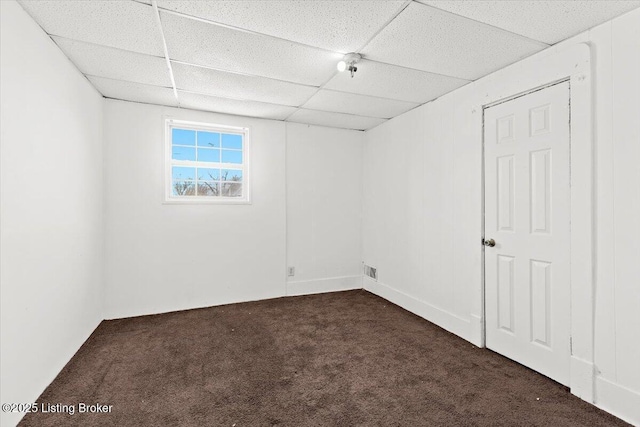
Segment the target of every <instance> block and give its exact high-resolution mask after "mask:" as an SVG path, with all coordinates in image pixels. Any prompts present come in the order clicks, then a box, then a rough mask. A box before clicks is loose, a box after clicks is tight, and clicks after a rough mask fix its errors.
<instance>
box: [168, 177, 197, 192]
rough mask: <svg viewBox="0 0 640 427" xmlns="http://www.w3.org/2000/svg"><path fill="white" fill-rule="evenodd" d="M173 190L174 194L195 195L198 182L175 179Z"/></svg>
mask: <svg viewBox="0 0 640 427" xmlns="http://www.w3.org/2000/svg"><path fill="white" fill-rule="evenodd" d="M171 192H172V193H173V195H174V196H195V195H196V183H195V182H193V181H184V180H176V181H173V185H172V187H171Z"/></svg>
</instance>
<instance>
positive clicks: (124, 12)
mask: <svg viewBox="0 0 640 427" xmlns="http://www.w3.org/2000/svg"><path fill="white" fill-rule="evenodd" d="M19 2H20V4H21V5H22V7H23V8H24V9H25V10H26V11H27V12H28V13H29V14H30V15H31V16H32V17H33V18H34V20H35V21H36V22H37V23H38V24H39V25H40V26H41V27H42V28H43V29H44V30H45V31H46V32H47V33H48V34H49V35H50V36H51V38H52V40H53V41H54V42H55V43H56V44H57V45H58V46H59V47H60V49H61V50H62V51H63V52H64V53H65V54H66V55H67V56H68V57H69V59H70V60H71V61H72V62H73V63H74V64H75V65H76V66H77V67H78V69H79V70H80V71H81V72H82V73H83V74H85V75H86V76H87V78H88V79H89V81H90V82H91V83H92V84H93V85H94V86H95V87H96V88H97V89H98V91H100V93H102V94H103V96H105V97H107V98H115V99H123V100H128V101H134V102H144V103H150V104H159V105H168V106H173V107H183V108H190V109H197V110H205V111H213V112H219V113H227V114H236V115H243V116H250V117H260V118H267V119H274V120H286V121H294V122H299V123H308V124H316V125H323V126H330V127H339V128H346V129H355V130H368V129H371V128H372V127H375V126H377V125H379V124H381V123H383V122H385V121H386V120H388V119H390V118H393V117H395V116H397V115H399V114H402V113H404V112H405V111H409V110H411V109H413V108H415V107H416V106H418V105H422V104H424V103H426V102H429V101H431V100H433V99H436V98H438V97H440V96H442V95H444V94H445V93H448V92H450V91H452V90H455V89H457V88H458V87H460V86H463V85H465V84H467V83H469V82H470V81H473V80H477V79H478V78H481V77H483V76H484V75H487V74H489V73H491V72H493V71H496V70H498V69H500V68H503V67H505V66H507V65H509V64H511V63H514V62H516V61H518V60H520V59H522V58H525V57H527V56H530V55H532V54H534V53H536V52H539V51H540V50H542V49H544V48H546V47H547V46H550V45H552V44H555V43H557V42H559V41H561V40H564V39H566V38H568V37H570V36H573V35H575V34H577V33H580V32H582V31H584V30H587V29H589V28H591V27H593V26H595V25H598V24H600V23H602V22H605V21H607V20H609V19H612V18H614V17H615V16H618V15H620V14H622V13H625V12H627V11H630V10H632V9H635V8H637V7H640V0H638V1H636V0H634V1H613V0H612V1H599V0H594V1H589V2H574V1H554V2H542V1H518V2H514V1H483V0H479V1H474V2H460V1H452V0H371V1H367V2H360V1H328V0H270V1H246V0H245V1H243V0H218V1H215V2H202V1H172V0H151V1H146V0H128V1H120V2H113V1H91V2H76V1H72V0H67V1H34V0H19ZM349 52H356V53H361V54H362V55H363V59H362V60H361V61H360V62H359V63H358V64H357V67H358V71H357V73H356V74H355V76H354V77H353V78H351V77H350V75H349V73H339V72H337V70H336V64H337V63H338V61H340V60H341V59H342V57H343V56H344V54H346V53H349Z"/></svg>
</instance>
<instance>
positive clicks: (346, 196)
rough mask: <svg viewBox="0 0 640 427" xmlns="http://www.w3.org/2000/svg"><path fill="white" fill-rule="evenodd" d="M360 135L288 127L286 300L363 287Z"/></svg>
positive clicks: (293, 126)
mask: <svg viewBox="0 0 640 427" xmlns="http://www.w3.org/2000/svg"><path fill="white" fill-rule="evenodd" d="M364 135H365V134H364V132H357V131H345V130H341V129H332V128H325V127H319V126H309V125H302V124H296V123H287V265H288V266H292V267H295V276H293V277H288V282H287V295H297V294H302V293H312V292H329V291H338V290H344V289H359V288H362V234H361V231H362V177H363V176H362V157H363V151H362V150H363V144H364Z"/></svg>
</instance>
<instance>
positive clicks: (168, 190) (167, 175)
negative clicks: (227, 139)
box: [163, 117, 251, 205]
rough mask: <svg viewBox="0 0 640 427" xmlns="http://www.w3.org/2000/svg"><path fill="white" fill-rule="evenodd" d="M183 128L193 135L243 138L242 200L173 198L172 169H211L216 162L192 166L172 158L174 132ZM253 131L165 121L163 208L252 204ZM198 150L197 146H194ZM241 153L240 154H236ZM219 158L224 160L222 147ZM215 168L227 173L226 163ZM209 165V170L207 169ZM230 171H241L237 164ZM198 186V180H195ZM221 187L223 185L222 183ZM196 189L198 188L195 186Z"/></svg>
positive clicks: (225, 126)
mask: <svg viewBox="0 0 640 427" xmlns="http://www.w3.org/2000/svg"><path fill="white" fill-rule="evenodd" d="M173 128H180V129H187V130H193V131H206V132H215V133H220V134H223V133H226V134H237V135H242V168H241V170H242V197H229V196H174V195H173V179H172V178H173V177H172V169H173V166H186V167H210V166H211V164H212V163H214V162H198V161H197V160H196V161H193V162H192V166H191V165H187V164H185V163H182V162H191V161H189V160H185V161H177V162H178V163H176V161H175V160H173V156H172V147H173V140H172V129H173ZM249 133H250V129H249V128H248V127H239V126H227V125H219V124H214V123H206V122H195V121H188V120H178V119H174V118H171V117H165V118H164V183H163V185H164V190H163V193H164V198H163V203H164V204H218V205H220V204H222V205H225V204H229V205H241V204H245V205H246V204H251V181H250V180H251V173H250V168H249V164H250V136H249ZM194 149H197V146H194ZM236 151H238V150H236ZM220 155H221V156H222V147H220ZM214 164H215V165H217V167H218V168H219V169H220V170H222V169H225V167H224V165H225V163H222V158H220V162H215V163H214ZM207 165H209V166H207ZM228 165H229V168H231V169H240V168H238V164H235V163H233V164H232V163H229V164H228ZM196 182H197V180H196ZM220 184H222V181H221V180H220ZM196 185H197V184H196Z"/></svg>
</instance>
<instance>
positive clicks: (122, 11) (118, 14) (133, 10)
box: [21, 0, 164, 56]
mask: <svg viewBox="0 0 640 427" xmlns="http://www.w3.org/2000/svg"><path fill="white" fill-rule="evenodd" d="M21 4H22V6H23V7H24V8H25V10H26V11H27V12H28V13H29V14H30V15H31V16H32V17H33V19H35V21H36V22H37V23H38V24H40V26H41V27H42V28H44V30H45V31H46V32H47V33H49V34H51V35H55V36H61V37H65V38H68V39H75V40H81V41H85V42H90V43H97V44H101V45H105V46H111V47H117V48H120V49H125V50H131V51H134V52H140V53H146V54H148V55H154V56H164V52H163V48H162V38H161V37H160V30H159V28H158V25H157V23H156V21H155V18H154V15H153V9H152V8H151V7H150V6H146V5H144V4H141V3H136V2H132V1H127V2H124V1H25V0H22V1H21Z"/></svg>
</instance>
